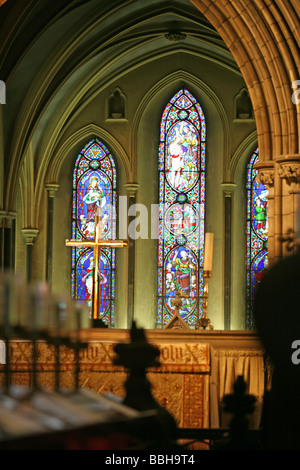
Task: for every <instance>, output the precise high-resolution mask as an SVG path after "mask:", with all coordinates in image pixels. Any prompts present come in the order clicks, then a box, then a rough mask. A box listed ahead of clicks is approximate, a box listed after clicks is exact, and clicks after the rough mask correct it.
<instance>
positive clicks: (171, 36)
mask: <svg viewBox="0 0 300 470" xmlns="http://www.w3.org/2000/svg"><path fill="white" fill-rule="evenodd" d="M165 38H166V39H168V40H169V41H182V40H183V39H186V34H184V33H179V32H171V33H166V34H165Z"/></svg>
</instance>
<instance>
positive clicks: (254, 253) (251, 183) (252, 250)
mask: <svg viewBox="0 0 300 470" xmlns="http://www.w3.org/2000/svg"><path fill="white" fill-rule="evenodd" d="M258 159H259V152H258V149H256V150H255V152H254V153H253V154H252V156H251V158H250V161H249V164H248V167H247V225H246V230H247V250H246V328H247V329H254V327H255V324H254V314H253V302H254V298H255V292H256V289H257V286H258V284H259V282H260V281H261V279H262V278H263V276H264V274H265V273H266V271H267V269H268V189H267V187H266V186H265V185H263V184H261V183H259V182H258V181H257V179H256V176H257V170H256V169H255V168H254V165H255V163H256V162H258Z"/></svg>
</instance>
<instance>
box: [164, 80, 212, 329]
mask: <svg viewBox="0 0 300 470" xmlns="http://www.w3.org/2000/svg"><path fill="white" fill-rule="evenodd" d="M205 138H206V123H205V117H204V113H203V111H202V108H201V106H200V104H199V103H198V102H197V100H196V98H195V97H194V96H193V95H192V94H191V93H190V92H189V91H188V90H187V89H184V88H183V89H181V90H179V91H178V92H177V93H176V94H175V95H174V96H173V97H172V98H171V99H170V101H169V103H168V104H167V105H166V107H165V109H164V111H163V114H162V119H161V125H160V144H159V155H158V161H159V163H158V169H159V208H160V210H159V229H158V233H159V240H158V316H157V326H158V327H164V326H165V325H166V324H167V323H168V322H169V321H170V320H171V318H172V316H173V314H174V313H175V308H174V305H173V303H172V301H173V300H174V298H175V296H176V292H177V291H179V292H180V296H181V300H182V306H181V308H180V315H181V317H182V318H183V319H184V320H185V321H186V322H187V323H188V325H189V326H191V327H193V326H195V325H196V324H197V322H198V320H199V317H201V315H202V313H203V310H202V301H201V296H202V294H203V260H204V218H205Z"/></svg>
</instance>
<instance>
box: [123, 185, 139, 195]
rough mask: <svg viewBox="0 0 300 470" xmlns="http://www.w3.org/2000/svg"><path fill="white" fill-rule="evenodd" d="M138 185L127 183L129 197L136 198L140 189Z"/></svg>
mask: <svg viewBox="0 0 300 470" xmlns="http://www.w3.org/2000/svg"><path fill="white" fill-rule="evenodd" d="M139 187H140V185H139V184H138V183H126V184H125V188H126V191H127V194H128V196H129V197H134V196H135V195H136V193H137V191H138V189H139Z"/></svg>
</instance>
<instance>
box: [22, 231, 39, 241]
mask: <svg viewBox="0 0 300 470" xmlns="http://www.w3.org/2000/svg"><path fill="white" fill-rule="evenodd" d="M21 232H22V236H23V239H24V242H25V243H26V245H33V244H34V242H35V241H36V239H37V236H38V234H39V229H37V228H22V230H21Z"/></svg>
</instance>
